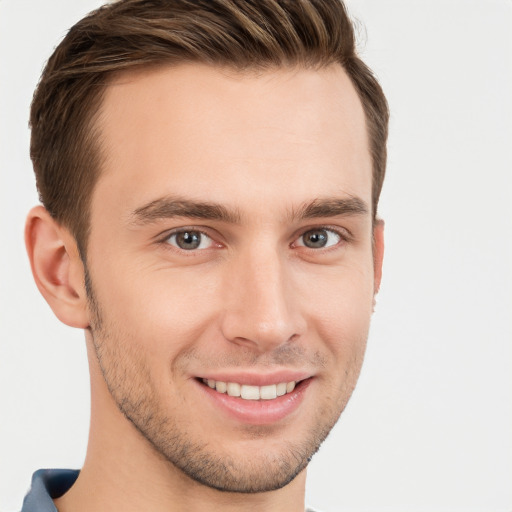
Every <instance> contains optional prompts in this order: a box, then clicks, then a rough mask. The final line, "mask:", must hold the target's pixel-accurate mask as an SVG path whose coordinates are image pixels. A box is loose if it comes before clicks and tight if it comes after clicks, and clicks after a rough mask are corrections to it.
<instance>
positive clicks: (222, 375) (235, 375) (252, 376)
mask: <svg viewBox="0 0 512 512" xmlns="http://www.w3.org/2000/svg"><path fill="white" fill-rule="evenodd" d="M195 377H196V378H198V379H207V380H208V379H210V380H215V381H221V382H236V383H238V384H245V385H247V386H269V385H272V384H279V383H281V382H292V381H295V382H299V381H301V380H305V379H307V378H309V377H312V374H311V372H306V371H298V370H281V371H276V372H272V373H256V372H254V371H252V372H249V371H247V372H240V371H237V372H211V373H210V372H207V373H202V374H200V375H196V376H195Z"/></svg>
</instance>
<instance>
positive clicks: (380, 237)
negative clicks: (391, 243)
mask: <svg viewBox="0 0 512 512" xmlns="http://www.w3.org/2000/svg"><path fill="white" fill-rule="evenodd" d="M383 260H384V221H383V220H382V219H376V220H375V225H374V227H373V272H374V280H373V282H374V289H373V293H374V295H376V294H377V293H378V292H379V288H380V282H381V280H382V262H383Z"/></svg>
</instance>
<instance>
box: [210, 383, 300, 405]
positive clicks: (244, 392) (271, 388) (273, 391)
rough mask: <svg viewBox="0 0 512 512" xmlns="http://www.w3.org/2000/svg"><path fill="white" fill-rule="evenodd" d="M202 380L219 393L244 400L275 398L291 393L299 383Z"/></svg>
mask: <svg viewBox="0 0 512 512" xmlns="http://www.w3.org/2000/svg"><path fill="white" fill-rule="evenodd" d="M202 381H203V382H204V384H206V385H207V386H208V387H210V388H211V389H214V390H215V391H217V392H218V393H222V394H224V393H225V394H227V395H228V396H232V397H239V398H242V399H243V400H274V399H275V398H277V397H280V396H284V395H286V394H287V393H291V392H292V391H293V390H294V389H295V385H296V384H297V382H296V381H291V382H280V383H279V384H270V385H268V386H249V385H247V384H238V383H237V382H223V381H220V380H213V379H202Z"/></svg>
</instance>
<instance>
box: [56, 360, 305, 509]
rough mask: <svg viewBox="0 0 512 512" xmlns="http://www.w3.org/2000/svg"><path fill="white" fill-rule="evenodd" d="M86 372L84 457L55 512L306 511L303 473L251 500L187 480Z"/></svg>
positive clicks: (95, 375) (98, 378)
mask: <svg viewBox="0 0 512 512" xmlns="http://www.w3.org/2000/svg"><path fill="white" fill-rule="evenodd" d="M89 355H91V354H89ZM92 359H94V358H91V357H90V363H93V361H92ZM90 368H91V426H90V433H89V443H88V447H87V456H86V460H85V463H84V466H83V468H82V470H81V472H80V475H79V477H78V479H77V481H76V482H75V484H74V485H73V487H72V488H71V489H70V490H69V491H68V492H67V493H66V494H65V495H64V496H62V497H61V498H58V499H56V500H55V505H56V506H57V508H58V510H59V512H70V511H73V512H96V511H98V512H99V511H100V510H104V509H105V504H108V508H109V509H111V510H123V512H132V511H133V512H135V511H137V512H138V511H140V510H151V511H152V512H164V511H165V512H172V511H174V510H176V511H178V510H180V511H181V510H187V511H189V512H196V511H204V510H208V511H211V512H216V511H222V512H230V511H237V512H243V511H245V510H250V511H251V512H256V511H262V512H263V511H265V512H271V511H279V512H303V511H304V494H305V479H306V474H305V473H306V472H305V471H303V472H302V473H300V474H299V475H298V476H297V477H296V478H295V479H294V480H293V481H292V482H290V483H289V484H288V485H286V486H285V487H283V488H282V489H278V490H276V491H270V492H264V493H253V494H242V493H230V492H222V491H218V490H216V489H212V488H210V487H207V486H205V485H203V484H200V483H198V482H196V481H194V480H192V479H191V478H189V477H188V476H187V475H185V474H184V473H183V472H182V471H181V470H179V469H178V468H176V467H175V466H174V465H173V464H172V463H170V462H169V461H168V460H167V459H165V458H164V457H163V456H162V455H161V454H160V453H158V452H157V451H156V450H155V449H154V448H153V446H152V445H151V444H150V443H149V442H148V441H147V440H146V439H145V438H144V437H143V436H142V435H141V434H140V432H139V431H138V430H137V429H136V428H135V427H134V426H133V424H132V423H131V422H130V421H129V420H127V419H126V418H125V416H124V415H123V414H122V413H121V412H120V411H119V409H118V408H117V405H116V404H115V403H114V401H113V399H112V397H111V395H110V393H109V392H108V390H107V388H106V385H105V383H104V380H103V377H102V375H101V372H100V370H99V368H98V367H97V365H96V364H91V365H90Z"/></svg>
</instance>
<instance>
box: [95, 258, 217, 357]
mask: <svg viewBox="0 0 512 512" xmlns="http://www.w3.org/2000/svg"><path fill="white" fill-rule="evenodd" d="M126 268H127V267H124V270H123V266H122V264H121V262H120V264H118V265H117V266H116V267H110V268H106V267H105V268H104V269H103V272H102V274H101V275H100V274H98V276H97V278H96V279H95V282H97V284H96V288H98V299H99V303H100V304H101V306H102V310H103V314H104V315H105V316H106V317H107V319H108V320H109V322H110V324H112V325H115V326H117V327H118V329H119V331H120V332H125V333H127V334H128V338H129V340H128V339H127V340H126V341H127V342H130V343H133V344H139V345H144V350H145V351H146V353H147V356H148V357H149V358H153V357H160V358H162V357H166V356H171V355H175V354H176V353H177V352H179V351H181V350H186V349H187V348H188V346H189V345H190V344H192V343H193V342H194V340H197V339H198V338H199V337H200V335H201V332H202V331H203V330H204V329H205V328H206V326H208V325H209V324H210V323H211V321H212V318H213V317H214V307H215V304H216V301H215V300H214V299H215V294H216V292H215V290H216V289H217V284H216V281H217V280H218V279H216V278H214V276H213V275H212V274H211V273H210V274H203V275H201V274H200V273H198V272H195V273H193V272H184V271H183V269H181V270H174V269H165V268H164V269H162V268H160V269H155V268H152V269H143V268H140V267H139V268H138V269H136V270H126ZM102 278H103V279H102ZM217 302H218V301H217Z"/></svg>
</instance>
